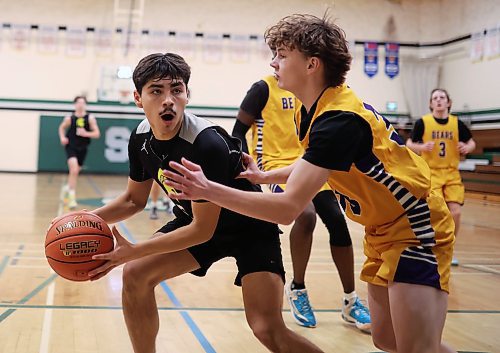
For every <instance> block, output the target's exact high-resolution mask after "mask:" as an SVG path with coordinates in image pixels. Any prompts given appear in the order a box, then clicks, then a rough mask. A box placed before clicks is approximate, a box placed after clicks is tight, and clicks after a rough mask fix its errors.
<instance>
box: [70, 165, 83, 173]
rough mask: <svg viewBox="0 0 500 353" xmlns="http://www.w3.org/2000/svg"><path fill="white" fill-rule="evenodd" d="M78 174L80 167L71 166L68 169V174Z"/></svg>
mask: <svg viewBox="0 0 500 353" xmlns="http://www.w3.org/2000/svg"><path fill="white" fill-rule="evenodd" d="M79 172H80V166H78V165H72V166H71V167H70V168H69V173H70V174H74V175H76V174H78V173H79Z"/></svg>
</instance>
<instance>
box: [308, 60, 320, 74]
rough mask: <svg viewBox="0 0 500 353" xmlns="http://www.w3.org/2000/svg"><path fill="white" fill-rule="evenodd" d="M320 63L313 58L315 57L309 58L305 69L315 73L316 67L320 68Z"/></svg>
mask: <svg viewBox="0 0 500 353" xmlns="http://www.w3.org/2000/svg"><path fill="white" fill-rule="evenodd" d="M320 64H321V62H320V60H319V58H317V57H315V56H311V57H310V58H309V59H308V63H307V69H308V70H312V71H315V70H317V69H318V67H319V66H320Z"/></svg>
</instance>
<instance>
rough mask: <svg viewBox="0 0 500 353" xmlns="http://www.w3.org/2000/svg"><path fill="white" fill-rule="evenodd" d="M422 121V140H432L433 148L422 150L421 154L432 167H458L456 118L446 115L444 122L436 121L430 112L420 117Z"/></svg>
mask: <svg viewBox="0 0 500 353" xmlns="http://www.w3.org/2000/svg"><path fill="white" fill-rule="evenodd" d="M422 121H423V122H424V134H423V136H422V141H423V142H429V141H433V142H434V148H433V149H432V151H429V152H422V154H421V156H422V158H423V159H425V161H426V162H427V164H428V165H429V167H431V168H432V169H441V168H458V163H459V162H460V153H459V152H458V118H457V117H456V116H454V115H450V116H449V117H448V122H447V123H446V124H439V123H438V122H436V120H435V119H434V117H433V116H432V114H427V115H424V116H423V117H422Z"/></svg>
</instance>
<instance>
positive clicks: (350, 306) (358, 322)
mask: <svg viewBox="0 0 500 353" xmlns="http://www.w3.org/2000/svg"><path fill="white" fill-rule="evenodd" d="M342 318H343V319H344V320H345V321H346V322H348V323H350V324H352V325H355V326H356V327H357V328H358V329H359V330H360V331H363V332H370V330H371V323H372V320H371V317H370V310H368V308H367V307H366V305H364V304H363V302H362V301H361V300H359V298H358V297H356V300H354V301H353V302H352V303H349V300H347V299H344V300H343V302H342Z"/></svg>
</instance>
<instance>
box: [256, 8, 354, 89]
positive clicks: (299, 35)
mask: <svg viewBox="0 0 500 353" xmlns="http://www.w3.org/2000/svg"><path fill="white" fill-rule="evenodd" d="M264 38H265V40H266V43H267V44H268V45H269V48H270V49H271V50H272V51H273V52H275V51H276V49H277V48H278V47H279V46H284V47H286V48H287V49H290V50H293V49H297V50H298V51H300V52H301V53H302V54H304V55H306V56H307V57H313V56H314V57H318V58H320V59H321V61H322V62H323V64H324V65H325V80H326V82H327V83H328V85H329V86H332V87H336V86H339V85H341V84H342V83H344V81H345V77H346V74H347V71H349V69H350V67H351V61H352V57H351V54H350V53H349V47H348V43H347V40H346V39H345V32H344V31H343V30H342V29H341V28H340V27H339V26H337V25H335V24H334V23H332V22H330V20H329V18H328V16H327V14H326V13H325V16H324V17H323V18H322V19H321V18H318V17H316V16H313V15H302V14H295V15H291V16H287V17H285V18H283V19H281V20H280V21H279V22H278V23H277V24H275V25H274V26H272V27H271V28H269V29H267V30H266V32H265V33H264Z"/></svg>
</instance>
